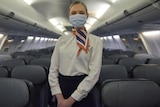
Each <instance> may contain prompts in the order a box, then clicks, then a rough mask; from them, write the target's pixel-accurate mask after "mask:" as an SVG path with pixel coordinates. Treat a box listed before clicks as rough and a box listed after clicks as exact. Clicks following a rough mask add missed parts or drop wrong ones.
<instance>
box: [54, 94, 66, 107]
mask: <svg viewBox="0 0 160 107" xmlns="http://www.w3.org/2000/svg"><path fill="white" fill-rule="evenodd" d="M56 98H57V107H59V106H58V105H60V104H61V102H63V101H64V100H65V99H64V97H63V95H62V94H61V93H60V94H57V95H56Z"/></svg>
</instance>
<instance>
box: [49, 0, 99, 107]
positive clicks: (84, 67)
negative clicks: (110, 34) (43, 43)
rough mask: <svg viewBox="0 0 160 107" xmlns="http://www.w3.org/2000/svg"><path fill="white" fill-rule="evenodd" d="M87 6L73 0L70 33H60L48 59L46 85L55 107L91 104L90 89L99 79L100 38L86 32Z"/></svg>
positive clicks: (77, 106) (79, 106)
mask: <svg viewBox="0 0 160 107" xmlns="http://www.w3.org/2000/svg"><path fill="white" fill-rule="evenodd" d="M87 18H88V11H87V7H86V5H85V4H84V3H83V2H80V1H76V2H74V3H72V4H71V5H70V7H69V21H70V23H71V24H72V25H73V29H72V34H71V35H67V36H66V35H62V36H61V37H60V38H59V39H58V41H57V43H56V45H55V49H54V52H53V55H52V58H51V66H50V72H49V84H50V88H51V92H52V95H55V96H56V99H57V107H93V106H92V104H93V102H92V98H91V94H90V92H91V90H92V88H93V87H94V85H95V84H96V82H97V81H98V79H99V74H100V69H101V61H102V41H101V39H100V38H99V37H97V36H95V35H93V34H90V33H88V32H87V31H86V29H85V27H84V24H85V23H86V20H87Z"/></svg>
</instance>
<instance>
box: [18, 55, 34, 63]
mask: <svg viewBox="0 0 160 107" xmlns="http://www.w3.org/2000/svg"><path fill="white" fill-rule="evenodd" d="M16 58H17V59H23V60H24V61H25V62H26V64H27V65H28V64H29V63H30V62H31V60H33V59H35V57H34V56H29V55H19V56H17V57H16Z"/></svg>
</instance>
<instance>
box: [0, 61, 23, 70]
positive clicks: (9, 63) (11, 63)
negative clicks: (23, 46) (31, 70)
mask: <svg viewBox="0 0 160 107" xmlns="http://www.w3.org/2000/svg"><path fill="white" fill-rule="evenodd" d="M1 64H2V65H4V66H6V67H7V68H8V70H9V71H11V70H12V69H13V68H14V67H15V66H21V65H25V61H24V60H22V59H11V60H6V61H3V62H2V63H1Z"/></svg>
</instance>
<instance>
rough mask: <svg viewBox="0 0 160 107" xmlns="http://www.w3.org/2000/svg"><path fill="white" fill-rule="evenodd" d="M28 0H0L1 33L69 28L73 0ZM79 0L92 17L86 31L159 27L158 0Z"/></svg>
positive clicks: (40, 33)
mask: <svg viewBox="0 0 160 107" xmlns="http://www.w3.org/2000/svg"><path fill="white" fill-rule="evenodd" d="M28 1H31V2H30V5H28V4H26V3H25V2H24V1H23V0H12V2H11V1H10V0H0V32H1V33H8V34H17V35H35V36H36V35H38V36H50V37H55V38H58V37H59V36H60V35H63V34H64V32H68V31H70V30H71V27H72V26H71V24H70V23H69V21H68V7H69V5H70V4H71V3H72V2H74V1H76V0H28ZM81 1H82V2H84V3H85V4H86V5H87V7H88V12H89V19H90V20H91V19H96V21H95V22H94V23H93V24H90V22H89V20H88V22H87V23H89V25H91V27H90V28H88V31H89V32H92V33H94V34H97V35H100V36H106V35H108V34H117V33H120V34H124V33H130V32H132V33H135V32H139V31H143V30H146V29H159V28H160V27H159V26H160V23H159V22H160V21H159V19H160V15H158V14H160V9H159V8H160V7H159V5H160V3H156V2H157V1H159V0H116V1H115V2H114V1H113V0H81ZM152 4H154V6H153V5H152ZM108 5H109V6H110V7H109V8H108V10H107V11H103V10H105V9H106V8H105V7H106V6H108ZM125 10H126V11H125ZM11 12H12V13H14V15H12V14H11ZM103 12H104V14H103V15H102V16H101V17H98V14H100V13H103ZM124 13H125V14H124ZM145 13H149V15H147V14H145ZM155 16H156V17H155ZM49 19H55V20H56V21H57V22H56V23H58V24H57V26H58V25H62V26H63V28H64V30H62V31H61V30H60V29H57V26H55V25H52V24H51V23H50V21H49ZM137 26H138V27H137ZM157 27H158V28H157ZM126 31H127V32H126Z"/></svg>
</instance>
